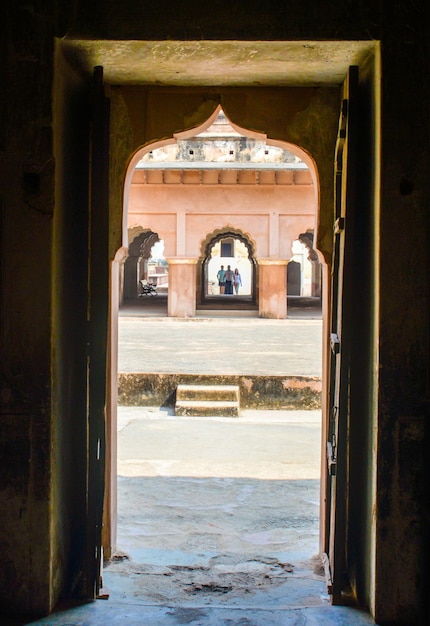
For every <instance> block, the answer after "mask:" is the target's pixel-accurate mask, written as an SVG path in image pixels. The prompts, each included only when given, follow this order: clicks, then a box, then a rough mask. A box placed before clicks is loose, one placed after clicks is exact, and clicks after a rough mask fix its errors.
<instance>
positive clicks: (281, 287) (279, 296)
mask: <svg viewBox="0 0 430 626" xmlns="http://www.w3.org/2000/svg"><path fill="white" fill-rule="evenodd" d="M287 263H288V261H285V260H282V259H259V260H258V313H259V316H260V317H268V318H271V319H285V318H286V317H287V269H286V268H287Z"/></svg>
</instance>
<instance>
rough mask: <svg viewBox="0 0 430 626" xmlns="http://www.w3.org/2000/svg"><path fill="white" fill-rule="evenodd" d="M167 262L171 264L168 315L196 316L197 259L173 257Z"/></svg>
mask: <svg viewBox="0 0 430 626" xmlns="http://www.w3.org/2000/svg"><path fill="white" fill-rule="evenodd" d="M167 262H168V264H169V290H168V295H167V315H168V316H169V317H195V315H196V265H197V259H195V258H194V259H190V258H184V257H181V258H180V257H173V258H170V259H167Z"/></svg>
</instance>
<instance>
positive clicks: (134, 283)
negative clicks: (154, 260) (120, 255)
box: [122, 230, 160, 300]
mask: <svg viewBox="0 0 430 626" xmlns="http://www.w3.org/2000/svg"><path fill="white" fill-rule="evenodd" d="M129 237H130V244H129V246H128V256H127V258H126V259H125V261H124V278H123V280H124V287H123V290H122V292H123V297H124V300H134V299H136V298H137V297H138V296H139V295H140V294H141V293H142V287H141V281H148V278H149V260H150V258H151V254H152V248H153V246H154V244H156V243H157V242H159V241H160V239H159V237H158V234H157V233H155V232H153V231H152V230H147V231H143V232H140V233H139V234H135V233H134V232H133V231H131V232H130V233H129Z"/></svg>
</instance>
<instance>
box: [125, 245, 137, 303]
mask: <svg viewBox="0 0 430 626" xmlns="http://www.w3.org/2000/svg"><path fill="white" fill-rule="evenodd" d="M137 262H138V257H136V256H128V257H127V258H126V260H125V263H124V300H130V299H133V298H137V293H138V292H137Z"/></svg>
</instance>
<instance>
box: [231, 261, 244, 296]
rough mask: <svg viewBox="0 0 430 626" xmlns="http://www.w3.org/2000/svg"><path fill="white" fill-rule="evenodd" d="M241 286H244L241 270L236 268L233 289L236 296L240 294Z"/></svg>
mask: <svg viewBox="0 0 430 626" xmlns="http://www.w3.org/2000/svg"><path fill="white" fill-rule="evenodd" d="M241 285H242V279H241V277H240V274H239V270H238V269H237V267H236V268H235V270H234V274H233V287H234V291H235V293H236V295H237V294H238V293H239V287H240V286H241Z"/></svg>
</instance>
